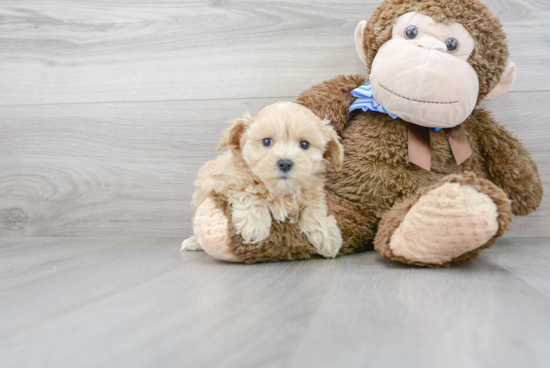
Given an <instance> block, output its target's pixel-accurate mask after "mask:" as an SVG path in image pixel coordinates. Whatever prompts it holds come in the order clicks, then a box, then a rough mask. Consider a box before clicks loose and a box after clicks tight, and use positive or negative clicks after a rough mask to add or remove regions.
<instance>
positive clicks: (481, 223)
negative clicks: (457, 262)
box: [390, 183, 499, 263]
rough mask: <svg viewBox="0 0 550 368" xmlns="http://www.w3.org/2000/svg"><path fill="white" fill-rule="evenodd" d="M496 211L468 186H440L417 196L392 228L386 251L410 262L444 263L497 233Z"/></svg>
mask: <svg viewBox="0 0 550 368" xmlns="http://www.w3.org/2000/svg"><path fill="white" fill-rule="evenodd" d="M497 218H498V209H497V205H496V204H495V202H494V201H493V200H492V199H491V197H489V196H488V195H487V194H485V193H481V192H478V191H477V190H475V189H474V188H472V187H471V186H469V185H461V184H459V183H444V184H443V185H441V186H440V187H437V188H435V189H433V190H431V191H429V192H428V193H426V194H424V195H423V196H421V197H420V198H419V200H418V202H416V203H415V204H414V205H413V206H412V207H411V209H410V210H409V212H408V213H407V214H406V215H405V217H404V218H403V221H402V222H401V224H400V225H399V226H398V227H397V229H395V232H394V233H393V235H392V237H391V239H390V248H391V250H392V252H393V254H394V255H396V256H400V257H403V258H406V259H408V260H410V261H413V262H423V263H444V262H449V261H451V260H452V259H454V258H456V257H458V256H460V255H462V254H464V253H467V252H469V251H471V250H474V249H476V248H478V247H480V246H482V245H483V244H485V243H487V242H488V241H489V239H491V238H492V237H493V236H494V235H495V234H496V233H497V231H498V228H499V224H498V220H497Z"/></svg>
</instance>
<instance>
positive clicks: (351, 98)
mask: <svg viewBox="0 0 550 368" xmlns="http://www.w3.org/2000/svg"><path fill="white" fill-rule="evenodd" d="M355 37H356V44H357V51H358V53H359V56H360V57H361V59H362V60H363V61H364V62H365V63H366V65H367V69H368V71H369V74H370V75H369V83H368V84H367V79H366V78H363V77H361V76H349V77H345V76H339V77H336V78H334V79H332V80H329V81H327V82H324V83H322V84H319V85H317V86H314V87H312V88H310V89H309V90H307V91H305V92H303V93H302V94H301V95H300V96H299V97H298V99H297V102H298V103H300V104H302V105H304V106H306V107H308V108H309V109H311V110H312V111H313V112H314V113H315V114H317V115H318V116H319V117H321V118H328V119H330V120H331V122H332V125H333V126H334V128H335V129H336V131H337V132H338V134H339V135H340V136H341V137H342V141H343V144H344V149H345V158H344V166H343V168H342V170H341V171H340V172H335V171H333V170H332V169H331V168H328V172H327V182H326V190H327V203H328V205H329V212H331V213H332V214H333V215H334V216H335V217H336V219H337V222H338V226H339V227H340V229H341V231H342V237H343V241H344V242H343V245H342V249H341V251H340V254H342V255H343V254H350V253H355V252H358V251H361V250H364V249H368V248H369V247H372V245H373V244H374V247H375V249H376V250H378V251H379V252H380V253H381V254H382V255H383V256H384V257H387V258H390V259H392V260H395V261H399V262H404V263H408V264H415V265H422V266H429V267H441V266H448V265H450V264H452V263H456V262H461V261H465V260H467V259H470V258H474V257H476V256H477V255H478V254H480V253H481V252H482V251H483V250H484V249H487V248H489V247H491V246H492V245H493V244H495V242H496V240H497V238H498V237H500V236H502V235H503V234H504V233H505V232H506V230H507V226H508V223H509V222H510V221H511V213H514V214H516V215H527V214H529V213H530V212H532V211H534V210H535V209H536V208H537V207H538V206H539V204H540V201H541V199H542V194H543V190H542V183H541V181H540V178H539V174H538V170H537V166H536V164H535V163H534V161H533V160H532V159H531V155H530V153H529V151H528V150H527V149H526V148H525V147H523V145H522V144H521V143H520V142H519V141H518V140H517V139H516V138H515V137H514V136H513V135H512V134H510V133H509V132H508V131H507V130H506V129H505V128H504V127H503V126H501V125H500V124H499V123H497V122H496V121H494V120H493V118H492V117H491V115H490V113H488V112H487V111H485V110H484V109H483V108H481V107H480V106H479V104H480V102H481V101H482V100H484V99H493V98H497V97H499V96H500V95H502V94H504V93H506V92H507V91H508V89H509V88H510V86H511V85H512V83H513V81H514V77H515V65H514V64H513V63H511V62H510V61H509V60H508V56H509V54H508V47H507V44H506V36H505V33H504V31H503V29H502V25H501V24H500V21H499V20H498V18H497V17H496V16H495V15H493V14H492V13H491V11H490V10H489V9H488V7H487V6H486V5H484V4H483V3H482V2H480V1H479V0H385V1H383V2H382V3H381V4H380V5H379V6H378V8H377V9H376V10H375V12H374V13H373V14H372V16H371V18H370V20H369V21H368V22H367V21H363V22H361V23H360V24H359V25H358V27H357V29H356V32H355ZM352 93H353V95H352ZM350 108H351V110H352V111H351V112H350ZM369 110H370V111H369ZM211 198H212V199H213V201H211V203H215V204H216V205H215V208H208V209H206V208H204V209H201V208H199V209H198V210H197V214H196V216H195V226H201V227H204V228H205V229H207V230H208V231H211V232H212V233H213V234H216V236H217V237H218V238H217V242H216V244H217V245H216V248H215V249H209V247H208V246H206V247H205V250H206V251H207V252H208V253H209V254H211V255H213V256H215V257H217V258H222V259H226V260H233V261H237V262H246V263H254V262H263V261H282V260H293V259H308V258H312V257H317V255H316V253H315V250H314V249H313V247H312V246H310V245H309V243H308V242H307V240H306V239H305V237H304V236H303V235H302V234H300V233H299V232H298V231H297V230H296V227H295V226H294V225H293V224H289V223H276V222H274V223H273V227H272V233H271V235H270V237H269V238H268V239H266V240H265V241H263V242H262V243H260V244H242V241H241V239H240V237H239V236H238V235H237V234H235V230H234V228H233V226H232V224H231V221H228V220H227V219H228V218H230V208H229V206H228V205H227V200H226V198H223V196H220V195H219V194H216V193H212V195H211ZM198 218H200V219H201V221H196V220H197V219H198ZM220 234H221V235H220ZM220 236H222V237H224V239H225V241H223V242H221V243H220V241H219V237H220ZM220 244H223V245H222V246H221V247H220Z"/></svg>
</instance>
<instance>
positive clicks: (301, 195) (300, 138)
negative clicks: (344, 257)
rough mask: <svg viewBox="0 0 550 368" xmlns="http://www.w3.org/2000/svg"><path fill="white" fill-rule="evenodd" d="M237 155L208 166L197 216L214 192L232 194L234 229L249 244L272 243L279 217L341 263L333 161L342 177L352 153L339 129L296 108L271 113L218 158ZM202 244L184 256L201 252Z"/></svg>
mask: <svg viewBox="0 0 550 368" xmlns="http://www.w3.org/2000/svg"><path fill="white" fill-rule="evenodd" d="M225 147H230V148H231V150H230V151H228V152H225V153H223V154H222V155H220V156H218V158H217V159H215V160H213V161H210V162H207V163H206V164H205V165H204V166H203V167H202V169H201V170H200V172H199V178H198V180H197V181H196V183H195V185H196V186H197V190H196V192H195V193H194V195H193V210H194V212H195V213H196V210H197V208H198V207H199V206H200V205H201V203H202V202H203V201H204V200H205V199H206V198H207V196H208V194H209V193H210V192H211V191H216V192H218V193H222V194H225V195H226V196H227V197H228V199H229V202H230V204H231V206H232V221H233V224H234V226H235V230H236V232H237V234H240V235H241V237H242V238H243V240H244V242H245V243H259V242H261V241H262V240H264V239H265V238H267V237H268V236H269V233H270V229H271V221H272V217H273V219H275V220H276V221H286V220H288V221H290V222H291V223H296V224H297V226H298V227H299V228H300V230H301V231H302V232H303V233H304V234H305V235H306V236H307V238H308V240H309V242H310V243H311V244H312V245H313V246H314V247H315V249H316V250H317V252H318V253H319V254H321V255H323V256H325V257H335V256H336V255H337V254H338V251H339V250H340V247H341V246H342V236H341V234H340V230H339V229H338V227H337V226H336V220H335V219H334V217H332V216H329V215H328V211H327V204H326V201H325V192H324V189H323V185H324V175H323V172H324V165H325V160H324V159H325V158H327V159H329V160H330V161H332V164H333V165H334V166H335V168H336V170H339V169H340V168H341V167H342V164H343V159H344V150H343V147H342V145H341V144H340V142H339V138H338V136H337V134H336V132H335V131H334V129H333V128H332V127H331V126H330V125H329V122H328V121H326V120H321V119H319V118H318V117H317V116H316V115H315V114H313V113H312V112H311V111H310V110H309V109H307V108H306V107H304V106H302V105H298V104H295V103H291V102H279V103H275V104H273V105H269V106H267V107H266V108H264V109H263V110H262V111H260V113H259V114H258V116H257V117H256V119H254V118H253V117H252V116H250V115H246V116H245V117H244V118H243V119H237V120H235V121H233V125H232V126H231V127H230V128H228V129H227V130H225V131H224V132H223V133H222V139H221V140H220V143H219V145H218V150H220V149H222V148H225ZM199 243H200V239H197V238H196V237H195V236H192V237H191V238H189V239H187V240H185V241H184V242H183V244H182V250H183V249H187V250H199V249H201V244H199Z"/></svg>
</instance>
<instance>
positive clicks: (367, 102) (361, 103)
mask: <svg viewBox="0 0 550 368" xmlns="http://www.w3.org/2000/svg"><path fill="white" fill-rule="evenodd" d="M351 95H352V96H353V97H357V100H355V102H354V103H352V104H351V106H350V107H349V112H352V111H353V110H357V109H361V110H363V111H377V112H381V113H382V114H388V115H389V116H391V117H392V118H393V119H397V115H394V114H392V113H391V112H389V111H388V110H386V109H385V108H384V106H382V105H380V104H379V103H378V102H376V100H375V99H374V95H373V94H372V88H371V86H370V82H369V83H367V84H363V85H362V86H359V87H357V88H356V89H354V90H353V91H351Z"/></svg>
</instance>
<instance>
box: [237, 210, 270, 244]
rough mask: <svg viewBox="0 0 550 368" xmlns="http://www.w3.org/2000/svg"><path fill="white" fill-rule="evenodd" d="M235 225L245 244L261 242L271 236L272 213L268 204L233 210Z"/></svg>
mask: <svg viewBox="0 0 550 368" xmlns="http://www.w3.org/2000/svg"><path fill="white" fill-rule="evenodd" d="M233 225H234V226H235V231H236V232H237V234H240V235H241V237H242V238H243V240H244V243H245V244H249V243H252V244H255V243H259V242H261V241H262V240H264V239H265V238H267V237H268V236H269V233H270V231H271V215H270V213H269V208H267V206H265V207H264V206H254V208H251V209H249V210H240V209H234V210H233Z"/></svg>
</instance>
